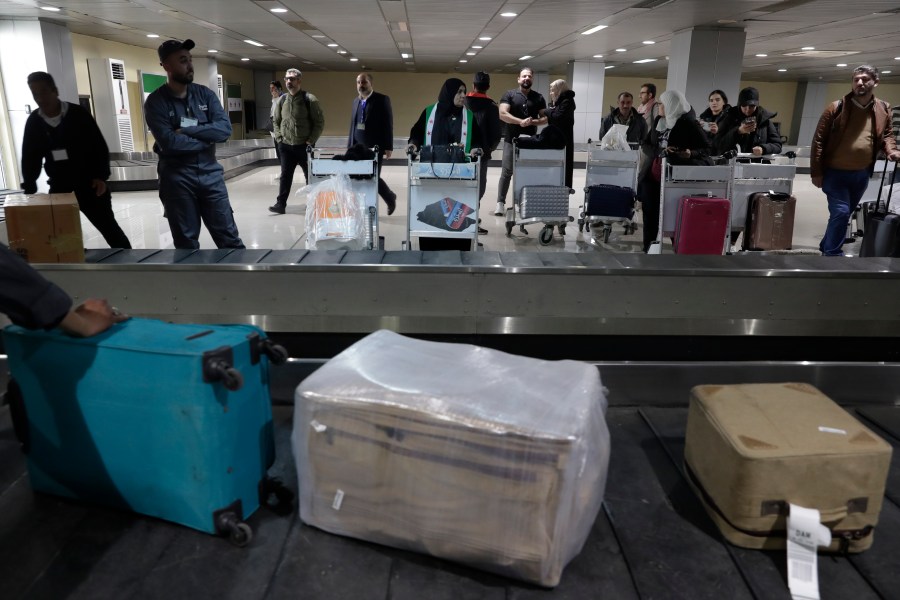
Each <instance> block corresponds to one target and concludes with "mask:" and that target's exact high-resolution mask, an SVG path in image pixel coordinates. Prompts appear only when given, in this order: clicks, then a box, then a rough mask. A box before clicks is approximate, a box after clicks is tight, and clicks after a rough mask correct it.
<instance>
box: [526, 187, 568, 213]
mask: <svg viewBox="0 0 900 600" xmlns="http://www.w3.org/2000/svg"><path fill="white" fill-rule="evenodd" d="M519 218H520V219H566V220H568V218H569V188H568V187H566V186H564V185H526V186H525V187H523V188H522V200H521V203H520V205H519Z"/></svg>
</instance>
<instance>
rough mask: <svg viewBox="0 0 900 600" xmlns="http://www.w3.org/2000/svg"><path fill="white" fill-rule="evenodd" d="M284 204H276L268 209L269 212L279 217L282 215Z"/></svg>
mask: <svg viewBox="0 0 900 600" xmlns="http://www.w3.org/2000/svg"><path fill="white" fill-rule="evenodd" d="M284 207H285V205H284V204H278V203H277V202H276V203H275V204H273V205H272V206H270V207H269V212H273V213H277V214H279V215H283V214H284Z"/></svg>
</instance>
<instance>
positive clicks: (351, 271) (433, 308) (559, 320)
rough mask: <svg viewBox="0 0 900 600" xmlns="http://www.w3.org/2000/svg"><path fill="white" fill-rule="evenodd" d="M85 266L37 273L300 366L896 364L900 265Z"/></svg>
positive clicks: (160, 256) (337, 259)
mask: <svg viewBox="0 0 900 600" xmlns="http://www.w3.org/2000/svg"><path fill="white" fill-rule="evenodd" d="M88 260H89V261H93V262H91V263H90V264H84V265H41V266H40V269H41V271H42V272H43V273H44V275H46V276H47V277H48V278H50V279H52V280H54V281H56V282H57V283H59V284H60V285H61V286H62V287H63V288H64V289H66V290H67V291H68V292H69V293H70V294H72V295H73V296H75V297H76V298H85V297H89V296H102V297H108V298H110V299H111V300H112V301H113V303H115V304H116V305H117V306H119V308H121V309H122V310H125V311H127V312H129V313H131V314H135V315H145V316H152V317H157V318H162V319H168V320H172V321H179V322H185V321H196V322H239V323H255V324H258V325H260V326H262V327H263V328H264V329H266V330H267V331H269V332H272V333H275V334H278V335H281V336H284V337H285V339H286V340H288V341H289V345H290V346H291V347H292V349H293V350H294V351H295V353H300V354H302V355H304V356H310V355H311V354H310V352H309V348H308V347H307V346H310V345H312V346H317V345H324V346H327V347H330V348H332V350H333V351H334V352H337V351H340V349H341V348H342V347H343V346H345V345H346V344H348V343H352V341H353V340H355V339H358V338H359V337H360V336H361V335H364V334H366V333H368V332H371V331H374V330H376V329H380V328H388V329H392V330H395V331H398V332H401V333H407V334H412V335H419V336H424V337H432V338H436V339H437V338H440V339H459V340H466V341H473V342H478V343H484V344H487V345H491V346H494V347H498V348H505V349H512V350H515V351H518V352H524V353H528V354H532V355H535V356H545V357H548V358H553V357H558V356H560V354H561V353H568V354H569V355H570V356H574V357H577V358H582V359H587V360H680V359H691V360H695V359H702V360H708V359H732V360H751V359H758V360H852V361H859V360H896V359H898V358H900V344H897V338H898V337H900V314H898V309H897V306H898V305H897V301H896V298H898V297H900V261H898V260H895V259H888V258H872V259H861V258H852V259H851V258H824V257H818V256H784V255H765V254H754V255H738V256H675V255H671V256H670V255H662V256H646V255H640V254H620V255H612V254H604V253H580V254H566V253H549V252H548V253H541V252H538V253H521V252H518V253H500V252H403V251H389V252H384V251H362V252H344V251H330V252H315V251H312V252H309V251H306V250H273V251H266V250H257V249H248V250H235V251H227V250H221V251H220V250H198V251H191V250H187V251H175V250H158V251H152V250H131V251H116V252H110V251H108V250H96V251H90V252H89V253H88ZM563 346H564V350H560V348H562V347H563ZM317 347H318V346H317ZM312 355H314V356H315V355H316V354H312Z"/></svg>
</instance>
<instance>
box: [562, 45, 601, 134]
mask: <svg viewBox="0 0 900 600" xmlns="http://www.w3.org/2000/svg"><path fill="white" fill-rule="evenodd" d="M566 77H567V79H568V82H569V87H570V88H572V90H574V92H575V106H576V107H577V108H576V109H575V143H576V144H585V143H587V141H588V139H591V140H593V141H598V139H597V134H598V133H600V123H601V121H603V116H604V114H603V112H604V111H603V84H604V82H605V80H606V63H604V62H597V61H572V62H570V63H569V64H568V69H567V75H566Z"/></svg>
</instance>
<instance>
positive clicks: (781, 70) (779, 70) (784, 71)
mask: <svg viewBox="0 0 900 600" xmlns="http://www.w3.org/2000/svg"><path fill="white" fill-rule="evenodd" d="M778 72H779V73H786V72H787V69H778Z"/></svg>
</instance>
